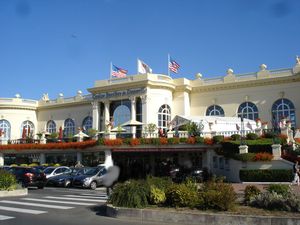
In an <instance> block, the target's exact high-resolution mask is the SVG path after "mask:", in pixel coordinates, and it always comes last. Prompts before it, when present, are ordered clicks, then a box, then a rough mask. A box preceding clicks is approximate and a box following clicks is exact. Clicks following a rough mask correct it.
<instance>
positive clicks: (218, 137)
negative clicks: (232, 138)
mask: <svg viewBox="0 0 300 225" xmlns="http://www.w3.org/2000/svg"><path fill="white" fill-rule="evenodd" d="M212 139H213V143H214V144H220V143H221V142H223V141H224V136H223V135H216V136H213V138H212Z"/></svg>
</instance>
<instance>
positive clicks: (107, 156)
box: [104, 149, 114, 168]
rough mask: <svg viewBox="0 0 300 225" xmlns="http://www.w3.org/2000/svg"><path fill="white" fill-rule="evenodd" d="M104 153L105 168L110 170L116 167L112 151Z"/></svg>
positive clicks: (108, 150)
mask: <svg viewBox="0 0 300 225" xmlns="http://www.w3.org/2000/svg"><path fill="white" fill-rule="evenodd" d="M104 153H105V161H104V165H105V168H109V167H111V166H113V165H114V162H113V159H112V154H111V150H110V149H107V150H104Z"/></svg>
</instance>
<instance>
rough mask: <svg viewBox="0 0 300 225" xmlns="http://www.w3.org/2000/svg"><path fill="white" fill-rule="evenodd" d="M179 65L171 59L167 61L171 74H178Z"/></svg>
mask: <svg viewBox="0 0 300 225" xmlns="http://www.w3.org/2000/svg"><path fill="white" fill-rule="evenodd" d="M179 67H180V65H179V64H178V63H177V62H176V61H175V60H174V59H172V58H170V61H169V70H171V71H172V72H173V73H178V69H179Z"/></svg>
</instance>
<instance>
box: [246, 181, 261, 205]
mask: <svg viewBox="0 0 300 225" xmlns="http://www.w3.org/2000/svg"><path fill="white" fill-rule="evenodd" d="M260 193H261V191H260V190H259V189H258V187H256V186H255V185H247V186H246V188H245V190H244V202H245V203H246V204H249V203H250V201H251V199H253V198H254V197H256V196H258V195H259V194H260Z"/></svg>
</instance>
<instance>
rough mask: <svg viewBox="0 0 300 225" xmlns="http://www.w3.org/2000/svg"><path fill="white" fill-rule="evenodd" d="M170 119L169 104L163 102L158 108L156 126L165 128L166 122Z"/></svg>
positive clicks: (166, 126)
mask: <svg viewBox="0 0 300 225" xmlns="http://www.w3.org/2000/svg"><path fill="white" fill-rule="evenodd" d="M170 121H171V108H170V106H169V105H167V104H164V105H162V106H161V107H160V108H159V110H158V127H159V128H162V129H163V130H166V129H167V128H168V123H169V122H170Z"/></svg>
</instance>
